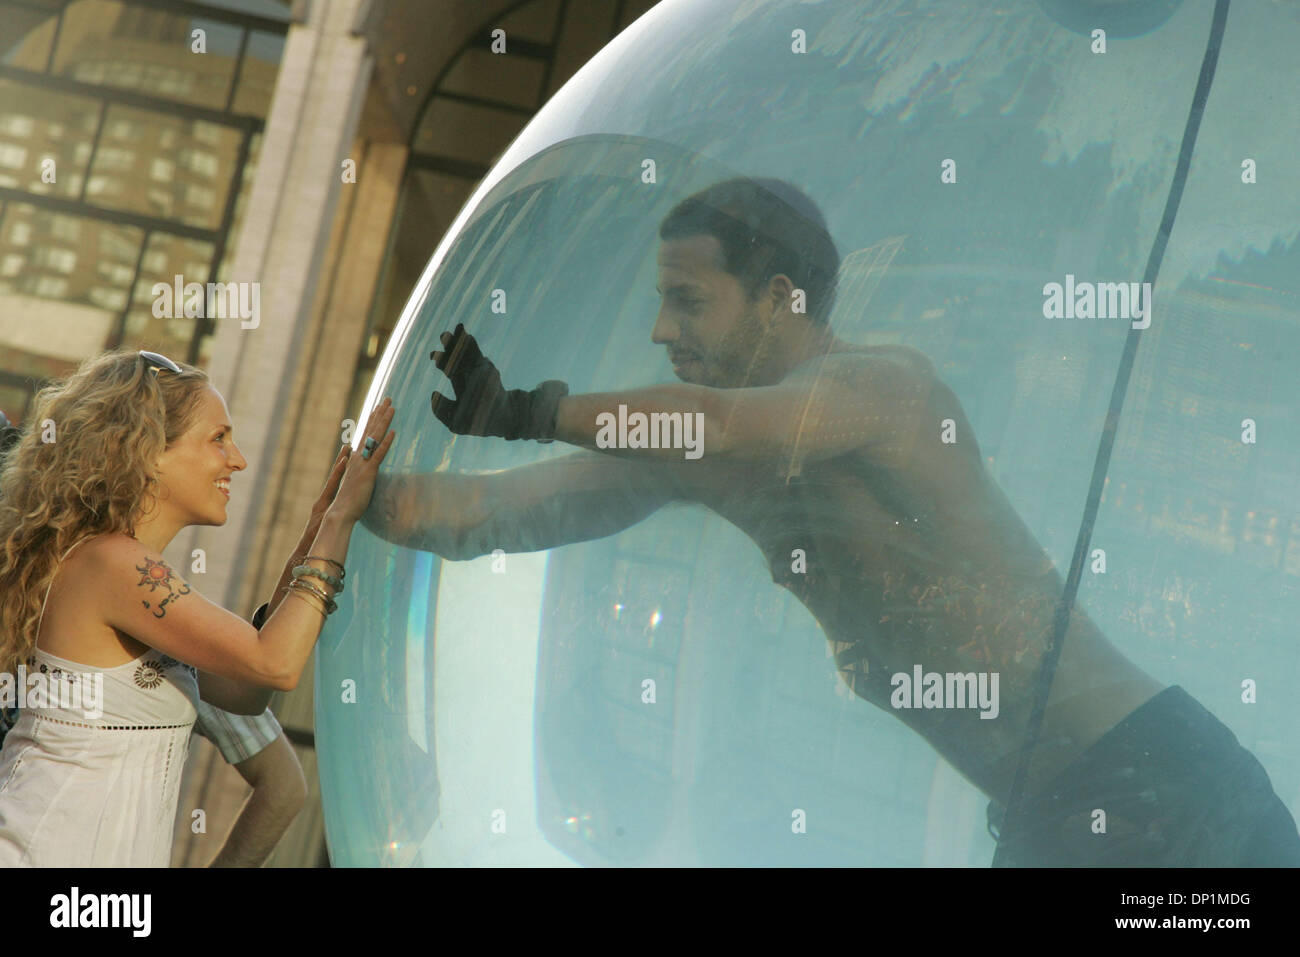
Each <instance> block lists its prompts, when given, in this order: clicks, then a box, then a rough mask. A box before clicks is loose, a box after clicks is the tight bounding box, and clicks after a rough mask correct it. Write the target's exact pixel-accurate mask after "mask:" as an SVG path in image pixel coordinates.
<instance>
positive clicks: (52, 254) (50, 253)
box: [36, 249, 77, 275]
mask: <svg viewBox="0 0 1300 957" xmlns="http://www.w3.org/2000/svg"><path fill="white" fill-rule="evenodd" d="M36 262H37V264H38V265H41V266H45V267H48V268H49V269H53V270H55V271H57V272H61V273H64V274H65V275H66V274H67V273H70V272H72V270H74V269H76V268H77V254H76V253H74V252H73V251H72V250H71V249H42V250H41V251H40V252H39V253H37V254H36Z"/></svg>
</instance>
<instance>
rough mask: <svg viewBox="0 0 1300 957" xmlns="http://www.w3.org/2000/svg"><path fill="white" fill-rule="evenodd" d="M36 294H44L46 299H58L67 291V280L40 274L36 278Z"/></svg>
mask: <svg viewBox="0 0 1300 957" xmlns="http://www.w3.org/2000/svg"><path fill="white" fill-rule="evenodd" d="M35 291H36V295H38V296H44V297H45V298H47V299H59V298H61V297H63V296H66V295H67V293H68V281H67V280H66V279H54V278H52V277H50V276H42V277H41V278H40V279H38V280H36V290H35Z"/></svg>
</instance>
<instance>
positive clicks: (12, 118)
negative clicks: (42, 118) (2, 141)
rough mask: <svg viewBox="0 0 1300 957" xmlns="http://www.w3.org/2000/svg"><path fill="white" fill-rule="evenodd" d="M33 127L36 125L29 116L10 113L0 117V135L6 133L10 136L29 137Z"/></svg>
mask: <svg viewBox="0 0 1300 957" xmlns="http://www.w3.org/2000/svg"><path fill="white" fill-rule="evenodd" d="M35 126H36V123H35V121H34V120H33V119H32V118H31V117H30V116H22V115H20V114H18V113H11V114H10V115H9V116H3V117H0V133H8V134H9V135H10V136H31V135H32V130H33V129H34V128H35Z"/></svg>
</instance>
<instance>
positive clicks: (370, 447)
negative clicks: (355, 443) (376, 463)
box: [361, 435, 379, 459]
mask: <svg viewBox="0 0 1300 957" xmlns="http://www.w3.org/2000/svg"><path fill="white" fill-rule="evenodd" d="M378 447H379V443H378V442H377V441H375V437H374V436H373V435H372V436H367V437H366V446H365V448H363V449H362V450H361V457H362V458H363V459H368V458H370V456H372V455H374V454H375V449H377V448H378Z"/></svg>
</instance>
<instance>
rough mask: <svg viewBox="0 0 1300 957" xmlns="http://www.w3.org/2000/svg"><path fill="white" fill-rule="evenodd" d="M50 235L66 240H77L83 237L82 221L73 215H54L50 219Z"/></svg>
mask: <svg viewBox="0 0 1300 957" xmlns="http://www.w3.org/2000/svg"><path fill="white" fill-rule="evenodd" d="M50 235H51V236H53V237H54V238H55V239H62V240H64V241H65V242H76V241H77V240H78V239H79V238H80V237H81V221H80V220H78V219H74V218H72V217H71V216H54V217H52V218H51V219H50Z"/></svg>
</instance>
